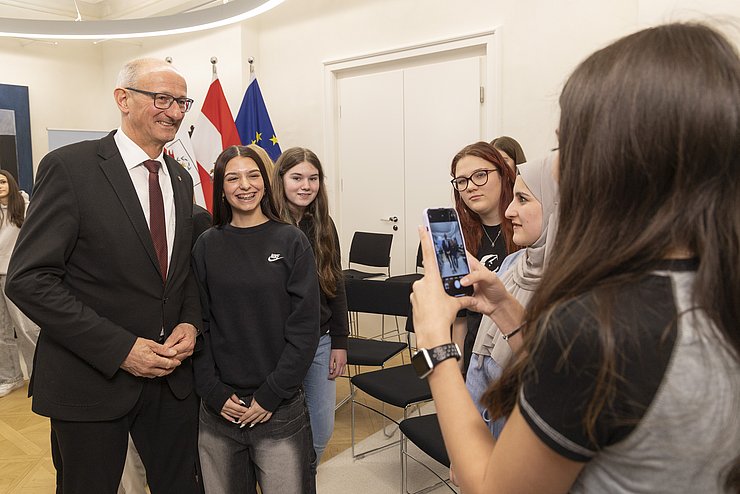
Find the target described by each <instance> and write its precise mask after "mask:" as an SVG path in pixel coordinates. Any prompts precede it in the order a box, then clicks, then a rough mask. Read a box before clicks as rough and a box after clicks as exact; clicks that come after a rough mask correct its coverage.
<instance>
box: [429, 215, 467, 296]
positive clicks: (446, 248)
mask: <svg viewBox="0 0 740 494" xmlns="http://www.w3.org/2000/svg"><path fill="white" fill-rule="evenodd" d="M424 224H425V225H426V228H427V230H428V231H429V233H430V234H431V237H432V244H433V245H434V258H435V259H436V260H437V267H438V268H439V274H440V275H441V276H442V286H443V287H444V289H445V292H447V293H448V294H449V295H452V296H453V297H462V296H464V295H472V294H473V287H472V286H462V285H461V284H460V280H461V279H462V278H463V277H464V276H466V275H467V274H468V273H470V267H469V266H468V258H467V255H466V254H465V251H466V249H465V240H464V239H463V235H462V229H461V228H460V221H459V220H458V218H457V211H455V209H454V208H427V209H425V210H424Z"/></svg>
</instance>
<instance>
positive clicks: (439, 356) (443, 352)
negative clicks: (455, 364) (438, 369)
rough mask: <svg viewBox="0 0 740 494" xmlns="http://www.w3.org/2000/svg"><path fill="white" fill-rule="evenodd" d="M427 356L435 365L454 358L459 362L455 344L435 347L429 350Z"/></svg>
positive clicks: (458, 351) (458, 353) (458, 349)
mask: <svg viewBox="0 0 740 494" xmlns="http://www.w3.org/2000/svg"><path fill="white" fill-rule="evenodd" d="M429 356H430V357H432V363H433V364H434V365H437V364H438V363H440V362H442V361H443V360H447V359H448V358H454V359H455V360H460V348H459V347H458V346H457V343H447V344H445V345H439V346H435V347H434V348H431V349H429Z"/></svg>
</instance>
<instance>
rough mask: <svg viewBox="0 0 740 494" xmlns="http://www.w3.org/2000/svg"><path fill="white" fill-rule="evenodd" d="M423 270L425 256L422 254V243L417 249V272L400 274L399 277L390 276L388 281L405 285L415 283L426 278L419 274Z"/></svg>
mask: <svg viewBox="0 0 740 494" xmlns="http://www.w3.org/2000/svg"><path fill="white" fill-rule="evenodd" d="M423 268H424V256H423V255H422V253H421V242H419V248H418V249H416V267H415V272H413V273H409V274H399V275H397V276H389V277H388V278H387V280H386V281H401V282H405V283H413V282H415V281H417V280H420V279H422V278H423V277H424V275H423V274H421V273H420V272H419V269H423Z"/></svg>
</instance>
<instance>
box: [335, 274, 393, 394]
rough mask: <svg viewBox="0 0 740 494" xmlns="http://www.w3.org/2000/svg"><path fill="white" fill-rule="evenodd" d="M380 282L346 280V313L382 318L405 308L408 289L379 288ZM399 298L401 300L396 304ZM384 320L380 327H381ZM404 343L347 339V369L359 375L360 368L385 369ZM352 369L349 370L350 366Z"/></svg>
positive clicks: (351, 337) (356, 338)
mask: <svg viewBox="0 0 740 494" xmlns="http://www.w3.org/2000/svg"><path fill="white" fill-rule="evenodd" d="M380 283H383V282H382V281H376V280H368V279H365V280H360V279H352V278H348V279H345V281H344V286H345V292H346V294H347V310H348V311H349V312H350V314H353V313H355V314H356V313H358V312H367V313H371V314H381V315H385V314H386V312H388V313H390V314H395V313H398V312H400V311H402V310H405V308H406V307H408V302H407V300H408V289H407V288H405V287H404V286H403V285H388V286H387V287H386V286H385V285H382V284H380ZM399 299H400V301H399ZM384 323H385V320H383V321H382V323H381V324H384ZM355 324H356V322H355ZM406 346H407V345H406V343H403V342H400V341H398V342H395V341H383V340H375V339H370V338H360V337H354V336H350V337H349V338H348V340H347V366H348V371H347V372H348V374H350V377H351V372H350V370H349V369H350V368H351V367H354V368H355V369H356V371H355V374H357V373H359V367H360V366H371V367H384V366H385V363H386V362H387V361H388V360H390V359H391V358H393V357H394V356H396V355H398V354H399V353H401V352H402V351H403V349H404V348H406ZM350 366H351V367H350ZM351 396H352V395H351V394H350V395H348V396H347V397H346V398H344V399H343V400H342V401H341V402H339V403H338V404H337V406H336V408H337V409H338V408H339V407H341V406H342V405H344V404H345V403H346V402H348V401H349V400H350V399H351Z"/></svg>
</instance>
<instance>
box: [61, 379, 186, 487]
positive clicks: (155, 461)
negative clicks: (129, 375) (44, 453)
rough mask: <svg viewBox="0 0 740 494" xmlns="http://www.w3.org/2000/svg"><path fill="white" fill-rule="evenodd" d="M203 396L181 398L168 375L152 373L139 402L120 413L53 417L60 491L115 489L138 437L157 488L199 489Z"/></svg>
mask: <svg viewBox="0 0 740 494" xmlns="http://www.w3.org/2000/svg"><path fill="white" fill-rule="evenodd" d="M197 414H198V400H197V397H196V395H195V393H194V392H193V393H191V394H190V396H188V397H187V398H185V399H184V400H179V399H177V398H176V397H175V396H174V395H173V394H172V391H171V390H170V387H169V385H168V384H167V381H166V380H165V379H162V378H159V379H147V380H146V381H145V384H144V389H143V391H142V392H141V395H140V396H139V400H138V401H137V402H136V405H135V406H134V408H133V409H132V410H131V411H130V412H129V413H128V414H126V415H125V416H123V417H121V418H120V419H116V420H111V421H105V422H70V421H66V420H58V419H54V418H52V419H51V451H52V459H53V461H54V467H55V468H56V470H57V494H88V493H91V492H95V493H99V494H116V492H117V491H118V484H119V482H120V480H121V474H122V472H123V465H124V462H125V461H126V448H127V444H128V435H129V432H130V433H131V437H132V438H133V440H134V444H135V445H136V449H137V451H138V452H139V455H140V456H141V461H142V462H143V463H144V467H145V468H146V474H147V482H148V484H149V489H150V490H151V492H152V494H168V493H178V494H181V493H182V494H197V493H198V485H197V482H196V472H195V465H196V452H197V423H198V422H197V420H198V418H197V417H198V415H197Z"/></svg>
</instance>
